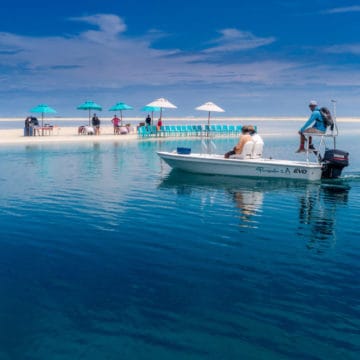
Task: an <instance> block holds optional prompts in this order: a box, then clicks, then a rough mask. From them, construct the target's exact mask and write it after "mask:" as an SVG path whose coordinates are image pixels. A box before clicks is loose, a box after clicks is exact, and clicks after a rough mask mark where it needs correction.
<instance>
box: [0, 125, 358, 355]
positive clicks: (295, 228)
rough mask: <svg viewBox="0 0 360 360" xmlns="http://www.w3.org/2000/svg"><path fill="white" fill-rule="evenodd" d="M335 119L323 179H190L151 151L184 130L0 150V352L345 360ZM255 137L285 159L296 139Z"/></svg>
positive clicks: (354, 230) (344, 259) (352, 196)
mask: <svg viewBox="0 0 360 360" xmlns="http://www.w3.org/2000/svg"><path fill="white" fill-rule="evenodd" d="M345 130H347V131H344V134H345V135H344V136H343V137H341V138H339V148H341V149H344V150H348V151H349V152H350V154H351V157H350V161H351V165H350V166H349V167H348V168H347V169H346V171H345V172H344V177H343V179H342V180H339V181H328V182H323V183H304V182H293V181H285V180H282V181H274V180H272V181H271V180H255V179H237V178H232V177H221V176H205V175H201V176H200V175H191V174H186V173H182V172H176V171H171V170H170V168H169V167H168V166H167V165H165V164H164V163H162V162H160V160H159V158H158V157H157V155H156V154H155V151H156V150H172V149H174V148H175V147H176V146H190V147H191V148H192V149H193V151H196V150H199V149H200V144H199V141H198V140H189V139H177V140H175V141H170V140H166V141H162V142H159V141H149V142H146V141H140V142H121V143H104V142H101V143H97V144H93V143H88V144H84V143H82V144H49V145H31V146H26V145H16V146H6V147H5V146H3V147H0V185H1V197H0V225H1V226H0V239H1V251H0V359H1V360H14V359H21V360H23V359H25V360H37V359H41V360H42V359H52V360H65V359H66V360H68V359H69V360H70V359H86V360H93V359H107V360H118V359H157V360H158V359H172V360H175V359H189V360H192V359H358V356H359V353H360V280H359V279H360V261H359V259H360V230H359V223H360V211H359V210H360V159H357V156H358V154H359V150H360V145H359V134H351V126H348V128H346V129H345ZM264 140H265V142H266V150H265V155H267V156H270V155H271V156H273V157H281V158H294V159H295V158H299V157H298V155H295V154H294V150H295V149H296V147H297V142H298V137H297V136H294V135H291V136H287V137H286V138H281V139H280V138H279V137H276V136H265V139H264ZM215 141H216V146H217V150H218V151H219V152H225V151H226V150H228V149H229V148H231V147H232V146H233V143H234V142H235V141H236V140H235V139H234V138H233V139H217V140H215Z"/></svg>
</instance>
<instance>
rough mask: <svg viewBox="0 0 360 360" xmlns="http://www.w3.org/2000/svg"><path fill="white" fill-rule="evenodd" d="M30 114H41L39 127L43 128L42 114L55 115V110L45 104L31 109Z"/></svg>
mask: <svg viewBox="0 0 360 360" xmlns="http://www.w3.org/2000/svg"><path fill="white" fill-rule="evenodd" d="M30 112H32V113H38V114H41V127H44V114H55V113H56V110H54V109H53V108H51V107H50V106H48V105H46V104H40V105H38V106H35V107H34V108H32V109H31V110H30Z"/></svg>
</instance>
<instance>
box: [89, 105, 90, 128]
mask: <svg viewBox="0 0 360 360" xmlns="http://www.w3.org/2000/svg"><path fill="white" fill-rule="evenodd" d="M89 126H90V109H89Z"/></svg>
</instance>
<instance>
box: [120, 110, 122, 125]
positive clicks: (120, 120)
mask: <svg viewBox="0 0 360 360" xmlns="http://www.w3.org/2000/svg"><path fill="white" fill-rule="evenodd" d="M120 125H122V110H120Z"/></svg>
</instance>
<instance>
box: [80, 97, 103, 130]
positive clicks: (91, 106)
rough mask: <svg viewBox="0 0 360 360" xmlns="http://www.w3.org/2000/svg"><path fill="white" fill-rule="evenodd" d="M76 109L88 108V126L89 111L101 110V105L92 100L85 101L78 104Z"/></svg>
mask: <svg viewBox="0 0 360 360" xmlns="http://www.w3.org/2000/svg"><path fill="white" fill-rule="evenodd" d="M76 109H78V110H89V126H90V112H91V110H99V111H101V110H102V107H101V106H100V105H99V104H97V103H96V102H94V101H85V102H84V103H83V104H81V105H79V106H78V107H77V108H76Z"/></svg>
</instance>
